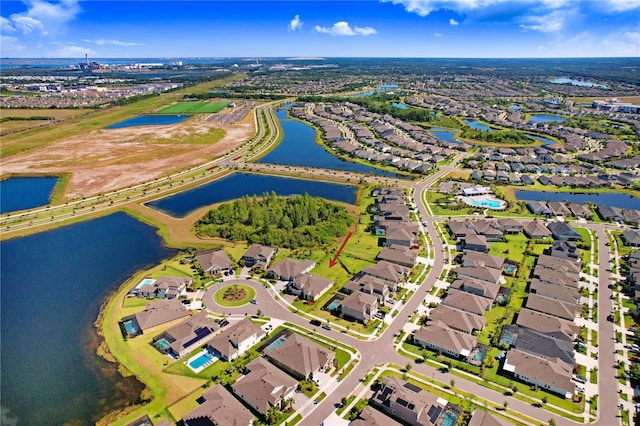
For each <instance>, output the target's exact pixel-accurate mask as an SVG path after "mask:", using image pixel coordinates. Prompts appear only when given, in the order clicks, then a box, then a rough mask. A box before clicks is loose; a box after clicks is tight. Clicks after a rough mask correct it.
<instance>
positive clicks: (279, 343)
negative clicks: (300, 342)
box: [266, 336, 287, 351]
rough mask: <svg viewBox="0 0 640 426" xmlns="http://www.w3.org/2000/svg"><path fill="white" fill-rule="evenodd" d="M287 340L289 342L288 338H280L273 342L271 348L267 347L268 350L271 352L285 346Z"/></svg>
mask: <svg viewBox="0 0 640 426" xmlns="http://www.w3.org/2000/svg"><path fill="white" fill-rule="evenodd" d="M285 340H287V338H286V337H285V336H282V337H280V338H279V339H278V340H276V341H274V342H272V343H271V344H270V345H269V346H267V347H266V350H268V351H270V350H273V349H275V348H277V347H278V346H280V345H281V344H283V343H284V342H285Z"/></svg>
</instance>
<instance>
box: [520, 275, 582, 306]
mask: <svg viewBox="0 0 640 426" xmlns="http://www.w3.org/2000/svg"><path fill="white" fill-rule="evenodd" d="M529 292H530V293H533V294H537V295H540V296H544V297H548V298H550V299H555V300H559V301H561V302H566V303H579V302H580V291H579V290H578V288H577V287H571V286H565V285H564V284H561V283H549V282H545V281H541V280H540V279H538V278H534V279H532V280H531V284H529Z"/></svg>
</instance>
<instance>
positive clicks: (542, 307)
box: [525, 294, 580, 321]
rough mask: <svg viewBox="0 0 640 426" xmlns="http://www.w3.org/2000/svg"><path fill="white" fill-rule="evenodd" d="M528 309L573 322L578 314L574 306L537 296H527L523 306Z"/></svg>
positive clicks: (578, 309) (576, 307)
mask: <svg viewBox="0 0 640 426" xmlns="http://www.w3.org/2000/svg"><path fill="white" fill-rule="evenodd" d="M525 306H526V307H527V308H529V309H533V310H534V311H538V312H542V313H544V314H549V315H553V316H556V317H559V318H564V319H566V320H569V321H573V320H574V319H575V318H576V317H577V316H578V313H579V312H580V308H579V306H578V305H576V304H572V303H566V302H560V301H558V300H555V299H550V298H548V297H544V296H539V295H537V294H529V296H528V297H527V302H526V305H525Z"/></svg>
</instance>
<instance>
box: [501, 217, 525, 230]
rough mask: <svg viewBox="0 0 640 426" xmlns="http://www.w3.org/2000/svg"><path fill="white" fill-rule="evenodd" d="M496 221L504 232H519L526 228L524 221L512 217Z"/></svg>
mask: <svg viewBox="0 0 640 426" xmlns="http://www.w3.org/2000/svg"><path fill="white" fill-rule="evenodd" d="M496 223H497V226H498V228H499V229H500V230H501V231H502V233H503V234H519V233H520V232H522V230H523V229H524V225H523V224H522V222H520V221H519V220H515V219H511V218H504V219H498V220H497V221H496Z"/></svg>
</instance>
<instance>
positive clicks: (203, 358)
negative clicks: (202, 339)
mask: <svg viewBox="0 0 640 426" xmlns="http://www.w3.org/2000/svg"><path fill="white" fill-rule="evenodd" d="M216 359H217V358H216V357H215V356H214V355H213V354H212V353H211V352H209V351H206V350H205V351H204V352H202V353H200V355H198V356H196V357H195V358H191V359H190V360H189V362H188V364H189V367H190V368H191V369H192V370H193V371H195V372H196V373H197V372H199V371H200V369H201V368H203V367H204V366H206V365H209V364H211V363H213V362H214V361H215V360H216Z"/></svg>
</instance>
